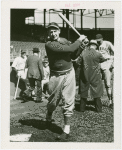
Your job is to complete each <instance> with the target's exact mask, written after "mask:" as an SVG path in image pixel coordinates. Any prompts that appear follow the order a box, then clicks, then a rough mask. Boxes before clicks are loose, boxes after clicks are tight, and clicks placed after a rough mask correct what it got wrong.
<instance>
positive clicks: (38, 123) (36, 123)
mask: <svg viewBox="0 0 122 150" xmlns="http://www.w3.org/2000/svg"><path fill="white" fill-rule="evenodd" d="M19 123H21V124H22V125H27V126H32V127H34V128H37V129H39V130H46V129H48V130H50V131H52V132H53V133H57V134H61V133H62V132H63V130H62V128H61V127H59V126H57V125H56V124H54V123H52V124H51V125H50V126H49V127H48V126H47V124H46V121H43V120H37V119H26V120H22V119H20V120H19Z"/></svg>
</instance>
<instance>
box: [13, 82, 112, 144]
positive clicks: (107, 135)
mask: <svg viewBox="0 0 122 150" xmlns="http://www.w3.org/2000/svg"><path fill="white" fill-rule="evenodd" d="M14 91H15V85H14V83H13V82H11V83H10V135H15V134H20V133H21V134H22V133H25V134H32V135H31V138H30V139H29V142H56V141H55V137H56V136H57V135H59V134H61V133H62V128H63V126H64V122H63V115H62V109H61V106H58V107H57V109H56V110H55V112H54V114H53V119H54V120H55V123H54V124H52V125H51V126H50V128H47V127H46V125H45V121H43V119H44V118H45V117H46V110H47V109H46V105H47V102H48V101H47V100H46V99H43V101H42V102H41V103H35V102H34V101H28V102H23V101H22V100H21V99H16V100H13V96H14ZM19 92H20V89H18V94H17V97H18V96H19ZM76 97H77V100H76V105H75V109H74V115H73V117H72V118H71V135H70V139H69V142H113V141H114V123H113V122H114V117H113V114H114V113H113V110H112V109H110V108H108V106H107V103H108V99H107V96H106V91H105V93H104V96H103V97H102V103H103V112H102V113H96V112H95V108H94V105H93V101H89V102H88V105H87V109H86V111H85V112H84V113H81V112H79V101H78V97H79V96H78V95H77V96H76ZM88 100H90V97H89V99H88ZM61 142H62V141H61Z"/></svg>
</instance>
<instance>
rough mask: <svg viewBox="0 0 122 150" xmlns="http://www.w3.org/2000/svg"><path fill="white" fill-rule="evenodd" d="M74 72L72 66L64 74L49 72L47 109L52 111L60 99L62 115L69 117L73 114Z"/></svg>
mask: <svg viewBox="0 0 122 150" xmlns="http://www.w3.org/2000/svg"><path fill="white" fill-rule="evenodd" d="M75 89H76V82H75V72H74V68H72V70H71V71H70V72H68V73H66V74H64V75H60V76H59V75H56V74H51V77H50V80H49V91H48V93H49V95H50V97H49V98H48V100H49V102H48V104H47V109H48V111H49V112H53V111H54V110H55V109H56V107H57V106H58V104H59V102H60V100H62V104H63V106H62V108H63V114H64V116H67V117H70V116H71V115H72V114H73V109H74V104H75Z"/></svg>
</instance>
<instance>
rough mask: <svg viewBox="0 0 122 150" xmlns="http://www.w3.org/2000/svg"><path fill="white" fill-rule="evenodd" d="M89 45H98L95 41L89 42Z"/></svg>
mask: <svg viewBox="0 0 122 150" xmlns="http://www.w3.org/2000/svg"><path fill="white" fill-rule="evenodd" d="M91 44H94V45H96V46H97V47H98V44H97V41H96V40H91V41H90V43H89V45H91Z"/></svg>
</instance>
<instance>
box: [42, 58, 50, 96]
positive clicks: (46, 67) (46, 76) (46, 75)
mask: <svg viewBox="0 0 122 150" xmlns="http://www.w3.org/2000/svg"><path fill="white" fill-rule="evenodd" d="M43 70H44V79H43V80H42V82H41V85H42V91H43V92H44V94H46V91H47V88H48V82H49V77H50V68H49V62H48V57H47V56H45V58H44V60H43Z"/></svg>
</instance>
